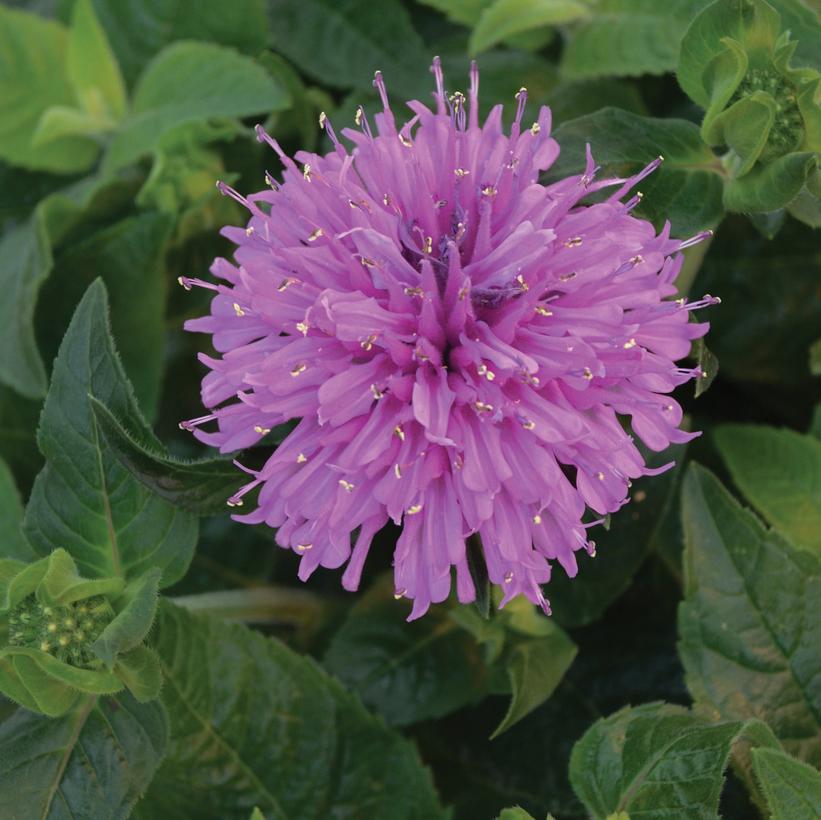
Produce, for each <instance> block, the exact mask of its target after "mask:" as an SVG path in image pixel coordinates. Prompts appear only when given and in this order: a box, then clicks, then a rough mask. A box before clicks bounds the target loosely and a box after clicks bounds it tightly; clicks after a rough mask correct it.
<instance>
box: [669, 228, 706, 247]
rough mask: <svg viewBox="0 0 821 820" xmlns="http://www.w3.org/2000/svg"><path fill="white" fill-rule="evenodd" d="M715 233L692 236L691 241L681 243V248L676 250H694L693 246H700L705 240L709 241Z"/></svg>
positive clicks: (703, 232) (704, 232)
mask: <svg viewBox="0 0 821 820" xmlns="http://www.w3.org/2000/svg"><path fill="white" fill-rule="evenodd" d="M713 233H714V232H713V231H710V230H707V231H702V232H701V233H697V234H696V235H695V236H691V237H690V238H689V239H685V240H683V241H682V242H681V243H679V246H678V247H677V248H676V250H678V251H683V250H684V249H685V248H692V247H693V245H698V244H699V242H703V241H704V240H705V239H709V238H710V237H711V236H712V235H713Z"/></svg>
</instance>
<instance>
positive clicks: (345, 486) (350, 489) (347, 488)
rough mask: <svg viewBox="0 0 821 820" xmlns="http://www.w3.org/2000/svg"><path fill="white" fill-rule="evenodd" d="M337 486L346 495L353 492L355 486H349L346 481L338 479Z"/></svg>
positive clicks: (349, 483)
mask: <svg viewBox="0 0 821 820" xmlns="http://www.w3.org/2000/svg"><path fill="white" fill-rule="evenodd" d="M339 486H340V487H342V489H343V490H345V492H346V493H350V492H353V490H354V487H355V486H356V485H354V484H351V482H350V481H346V480H345V479H344V478H340V479H339Z"/></svg>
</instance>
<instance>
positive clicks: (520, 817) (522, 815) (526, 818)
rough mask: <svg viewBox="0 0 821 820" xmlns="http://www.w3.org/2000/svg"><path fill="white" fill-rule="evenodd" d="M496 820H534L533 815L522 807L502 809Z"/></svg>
mask: <svg viewBox="0 0 821 820" xmlns="http://www.w3.org/2000/svg"><path fill="white" fill-rule="evenodd" d="M496 820H534V818H533V815H532V814H530V813H529V812H526V811H525V810H524V809H523V808H522V807H521V806H513V807H512V808H509V809H502V811H501V813H500V814H499V816H498V817H497V818H496Z"/></svg>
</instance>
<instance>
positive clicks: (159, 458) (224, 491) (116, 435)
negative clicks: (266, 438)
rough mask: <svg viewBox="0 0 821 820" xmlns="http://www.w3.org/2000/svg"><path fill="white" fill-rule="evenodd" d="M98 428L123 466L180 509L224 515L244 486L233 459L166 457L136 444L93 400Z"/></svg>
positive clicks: (157, 451)
mask: <svg viewBox="0 0 821 820" xmlns="http://www.w3.org/2000/svg"><path fill="white" fill-rule="evenodd" d="M91 404H92V409H93V411H94V417H95V420H96V422H97V428H98V430H99V431H100V433H101V434H102V437H103V440H104V441H105V442H106V444H107V445H108V446H109V447H110V448H111V452H112V453H113V455H114V456H115V457H116V458H117V459H118V460H119V462H120V463H121V464H122V466H123V467H124V468H125V469H126V470H128V472H129V473H130V474H131V475H132V476H134V477H135V478H136V479H137V480H139V481H140V482H142V483H143V484H144V485H145V486H146V487H148V488H149V489H151V490H153V492H155V493H156V494H157V495H159V496H161V497H162V498H165V499H167V500H168V501H170V502H171V503H172V504H174V505H175V506H177V507H181V508H182V509H184V510H188V511H190V512H194V513H197V514H198V515H210V514H217V513H224V512H225V509H226V507H225V502H226V501H227V500H228V499H229V498H230V497H231V496H232V495H233V494H234V493H235V492H236V491H237V490H238V489H239V488H240V486H241V485H242V483H243V477H242V475H243V474H242V473H241V472H240V471H239V470H238V469H237V467H236V465H234V463H233V460H232V459H230V458H207V459H200V460H198V461H194V460H190V459H180V458H175V457H174V456H170V455H167V454H166V453H163V452H162V451H161V450H157V449H156V448H151V447H146V446H145V445H144V444H142V443H140V442H139V441H136V440H135V439H134V437H133V435H132V434H131V433H130V432H129V431H127V430H125V429H124V428H123V427H122V425H121V424H120V423H119V422H118V421H117V419H115V418H114V416H113V415H112V414H111V413H110V412H109V410H108V409H107V408H106V407H105V405H103V404H101V403H100V402H98V401H96V400H93V399H92V402H91Z"/></svg>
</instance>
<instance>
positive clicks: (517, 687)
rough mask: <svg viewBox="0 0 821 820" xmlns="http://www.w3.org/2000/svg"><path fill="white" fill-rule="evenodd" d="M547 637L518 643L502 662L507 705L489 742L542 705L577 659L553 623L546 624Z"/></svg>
mask: <svg viewBox="0 0 821 820" xmlns="http://www.w3.org/2000/svg"><path fill="white" fill-rule="evenodd" d="M545 625H546V626H547V627H548V631H547V633H546V634H543V635H541V636H540V637H538V638H531V639H529V640H524V641H519V642H517V643H516V644H515V646H514V647H513V649H512V651H511V652H510V654H509V655H508V656H507V658H506V659H505V666H506V668H507V674H508V677H509V679H510V694H511V698H510V706H509V707H508V710H507V713H506V714H505V716H504V718H503V719H502V722H501V723H500V724H499V725H498V726H497V727H496V728H495V729H494V730H493V734H492V735H491V736H490V737H491V739H493V738H496V737H498V736H499V735H501V734H502V733H503V732H506V731H507V730H508V729H510V727H511V726H513V725H515V724H516V723H518V722H519V721H520V720H521V719H522V718H524V717H525V716H526V715H528V714H530V713H531V712H532V711H533V710H534V709H535V708H536V707H537V706H541V705H542V704H543V703H544V702H545V701H546V700H547V699H548V698H549V697H550V696H551V695H552V694H553V692H555V690H556V687H557V686H558V685H559V683H560V682H561V680H562V678H563V677H564V674H565V672H567V670H568V669H569V668H570V664H571V663H573V659H574V658H575V657H576V652H577V648H576V644H574V643H573V641H571V640H570V638H568V636H567V635H566V634H565V633H564V632H563V631H562V630H561V628H560V627H558V626H557V625H556V624H554V623H553V622H552V621H546V622H545Z"/></svg>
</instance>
